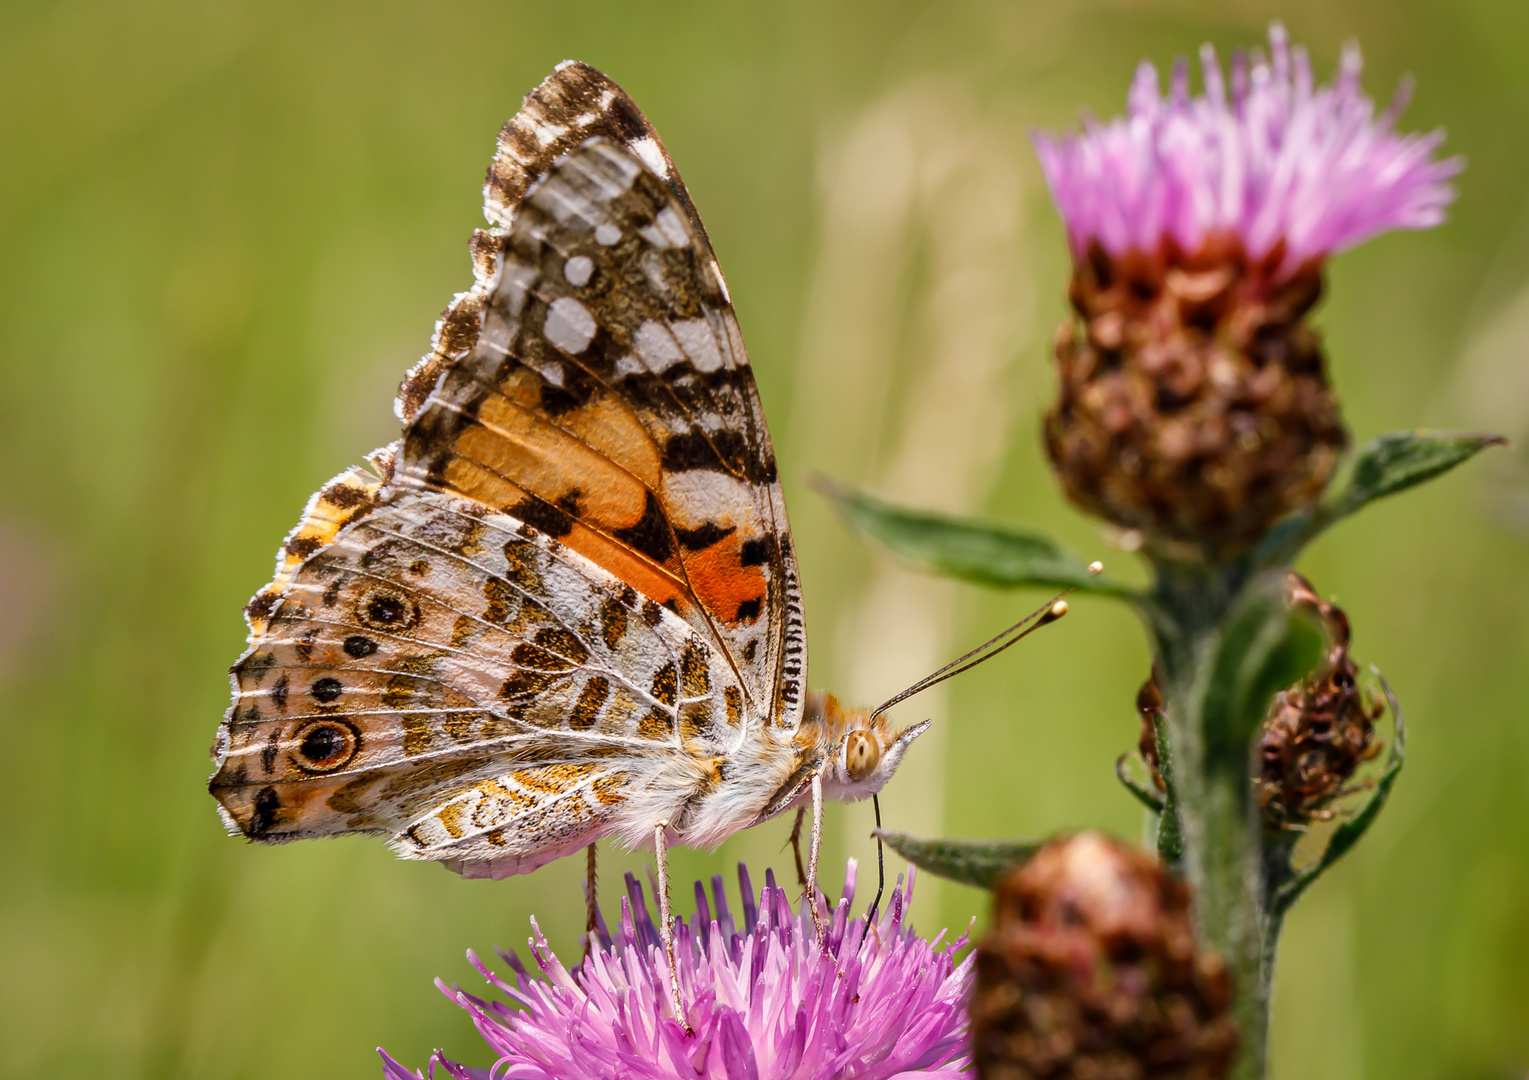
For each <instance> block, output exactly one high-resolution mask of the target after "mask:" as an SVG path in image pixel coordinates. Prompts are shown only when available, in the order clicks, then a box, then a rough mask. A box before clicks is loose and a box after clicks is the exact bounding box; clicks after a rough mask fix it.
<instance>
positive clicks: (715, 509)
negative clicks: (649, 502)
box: [663, 469, 762, 539]
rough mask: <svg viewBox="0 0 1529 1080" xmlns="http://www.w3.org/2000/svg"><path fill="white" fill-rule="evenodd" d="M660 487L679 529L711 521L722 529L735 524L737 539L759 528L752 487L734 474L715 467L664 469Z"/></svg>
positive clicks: (698, 526)
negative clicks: (673, 470)
mask: <svg viewBox="0 0 1529 1080" xmlns="http://www.w3.org/2000/svg"><path fill="white" fill-rule="evenodd" d="M663 487H664V503H665V504H666V505H667V506H669V507H670V508H671V509H670V513H671V514H672V515H673V521H674V523H675V524H676V525H678V526H679V527H680V528H682V529H698V528H700V527H701V526H702V525H704V524H706V523H707V522H708V521H714V522H716V523H717V524H718V525H720V526H722V527H723V528H724V529H725V528H727V526H729V525H735V526H737V528H738V531H739V532H740V533H741V534H742V536H741V537H740V539H745V538H748V537H751V536H757V535H759V533H760V532H761V531H762V530H761V529H760V525H759V508H758V505H757V504H756V503H755V495H756V492H755V489H754V488H753V487H751V486H750V485H749V484H746V483H744V482H743V481H742V480H739V479H737V478H736V477H733V476H729V475H728V474H727V473H724V472H717V471H716V470H714V469H686V470H684V471H683V472H672V473H665V474H664V479H663Z"/></svg>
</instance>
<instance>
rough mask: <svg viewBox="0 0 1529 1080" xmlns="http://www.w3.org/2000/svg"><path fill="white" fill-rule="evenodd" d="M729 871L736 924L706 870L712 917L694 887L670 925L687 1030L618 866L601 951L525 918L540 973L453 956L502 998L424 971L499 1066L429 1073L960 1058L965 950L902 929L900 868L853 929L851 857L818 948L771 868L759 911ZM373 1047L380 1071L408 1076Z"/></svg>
mask: <svg viewBox="0 0 1529 1080" xmlns="http://www.w3.org/2000/svg"><path fill="white" fill-rule="evenodd" d="M738 878H739V886H740V890H741V893H742V896H743V918H742V922H741V924H735V922H734V919H733V915H732V913H731V912H730V911H729V909H728V905H727V898H726V895H725V894H724V892H723V888H722V878H721V876H720V875H719V876H716V877H714V878H712V896H713V899H714V902H715V905H716V910H715V913H713V911H712V908H711V905H709V904H708V903H707V897H706V892H705V890H704V889H703V888H702V886H701V883H700V882H696V886H695V892H696V909H697V913H696V916H695V918H694V919H692V920H691V921H690V922H688V923H687V922H686V921H685V920H684V919H679V918H677V919H676V920H675V922H676V924H677V931H676V942H675V947H676V950H677V951H678V954H679V970H680V983H681V988H680V993H681V995H682V996H683V998H684V1000H685V1003H686V1013H687V1019H688V1020H689V1022H690V1025H691V1027H692V1028H693V1029H694V1034H693V1035H687V1034H686V1033H685V1030H684V1027H683V1025H682V1024H681V1023H680V1022H679V1020H678V1019H677V1018H676V1017H675V1015H674V1011H673V1006H672V1005H671V1003H670V995H669V974H668V964H667V961H666V960H665V959H664V955H663V947H662V945H661V944H660V943H659V934H658V928H657V927H656V926H655V925H654V923H653V920H652V919H651V918H650V916H649V914H648V909H647V905H646V903H645V902H644V900H643V893H642V887H641V886H640V885H638V884H637V882H636V880H635V879H634V878H633V877H632V876H631V875H630V874H628V875H627V893H628V895H627V896H626V897H623V898H622V901H621V926H620V930H619V933H618V934H617V935H616V936H615V937H614V939H613V938H612V936H611V935H610V934H609V933H607V931H606V928H605V924H604V921H603V920H602V921H601V923H600V926H599V931H598V934H599V940H600V942H601V945H602V948H601V949H599V950H598V951H596V952H595V953H593V954H592V955H591V956H590V957H589V958H587V959H586V960H584V961H582V962H581V963H579V964H576V965H575V966H574V967H573V968H572V969H568V968H565V967H564V966H563V964H562V963H561V962H560V961H559V960H558V958H557V957H556V956H555V955H553V953H552V950H551V949H550V948H549V947H548V945H547V942H546V939H545V938H543V937H542V934H541V930H540V929H539V928H537V926H536V921H535V920H534V919H533V920H532V923H531V926H532V929H533V930H535V936H534V937H533V938H532V939H531V954H532V956H533V958H534V959H535V961H536V964H537V967H538V968H539V969H540V973H539V975H532V974H530V973H529V972H528V971H527V970H526V969H525V967H524V966H523V965H522V964H521V963H520V960H519V958H518V957H516V956H515V954H514V953H505V952H501V954H500V955H501V956H502V957H503V958H504V960H505V961H506V962H507V963H508V964H509V965H510V966H511V968H513V969H514V977H513V981H506V980H504V979H501V978H500V977H499V976H498V975H496V974H494V973H493V972H491V971H490V970H489V969H488V968H487V966H485V965H484V964H483V962H482V961H481V960H479V959H478V957H477V956H475V955H474V954H473V953H471V952H469V953H468V954H467V955H468V959H469V960H470V961H471V962H472V964H473V965H474V966H475V967H476V968H477V969H478V970H479V971H480V972H481V973H482V974H483V975H484V977H485V978H487V979H488V981H489V983H490V984H491V985H492V986H494V987H495V988H496V989H498V990H499V991H500V992H501V993H503V994H504V995H505V996H506V997H508V998H509V999H510V1001H511V1002H513V1003H514V1004H513V1005H512V1004H508V1003H505V1002H501V1001H490V1000H484V999H481V998H478V997H474V996H473V995H472V994H469V993H467V992H465V991H463V990H461V989H460V988H457V987H452V988H447V987H446V986H445V985H444V984H442V983H441V982H440V981H439V980H437V983H436V985H437V986H439V987H440V988H441V991H442V993H444V994H445V995H446V996H447V997H449V998H450V999H451V1000H452V1001H454V1002H456V1003H457V1004H458V1005H460V1006H461V1007H462V1008H463V1009H465V1010H467V1012H468V1013H469V1014H470V1015H471V1016H472V1019H473V1023H474V1025H475V1026H476V1027H477V1029H478V1032H479V1033H480V1034H481V1035H482V1036H483V1038H484V1039H485V1040H487V1042H488V1044H489V1046H490V1047H491V1048H492V1050H493V1051H494V1053H495V1054H496V1055H497V1056H498V1061H497V1062H496V1063H495V1065H494V1066H493V1068H492V1069H490V1070H489V1071H488V1072H487V1073H485V1072H483V1071H481V1070H470V1069H467V1068H465V1067H463V1066H461V1065H459V1064H457V1063H455V1062H453V1061H450V1060H448V1059H446V1058H445V1057H444V1056H442V1055H441V1054H440V1053H439V1052H437V1053H436V1054H435V1055H433V1056H432V1057H431V1059H430V1075H431V1077H432V1078H434V1077H435V1075H436V1070H437V1067H439V1068H440V1069H441V1070H442V1071H443V1072H444V1073H446V1074H448V1075H450V1076H452V1077H456V1078H458V1080H469V1078H473V1080H478V1078H484V1077H490V1078H492V1080H574V1078H585V1077H588V1078H596V1077H599V1078H607V1077H608V1078H612V1080H614V1078H616V1077H621V1078H623V1080H625V1078H634V1080H671V1078H676V1077H684V1078H686V1080H692V1078H693V1080H708V1078H713V1077H715V1078H727V1080H743V1078H748V1080H787V1078H790V1080H837V1078H841V1077H843V1078H856V1080H882V1078H886V1080H891V1078H893V1077H897V1078H903V1077H909V1078H911V1077H915V1076H957V1075H962V1074H964V1073H966V1072H967V1071H968V1070H969V1069H970V1062H971V1058H970V1051H969V1049H968V1047H967V1038H966V1004H967V998H968V994H969V990H970V986H971V971H972V961H971V959H970V957H968V958H966V959H964V960H961V961H959V962H958V961H957V960H956V953H957V952H958V951H959V950H960V949H961V948H962V947H963V946H965V944H966V936H965V935H962V936H961V937H960V938H958V939H957V940H956V941H954V942H952V943H950V944H948V945H944V946H942V945H941V941H942V939H943V938H944V934H943V932H942V933H941V934H940V935H939V936H938V937H936V938H935V939H934V940H933V941H926V940H924V939H923V938H920V937H919V936H918V935H917V934H915V933H914V932H913V929H912V927H911V926H910V925H908V923H907V921H906V915H907V909H908V904H909V902H910V901H911V899H912V895H913V881H912V874H911V872H910V874H909V880H908V884H907V886H906V888H905V887H904V886H903V883H902V880H901V879H899V880H898V883H897V886H896V888H895V889H894V891H893V893H892V896H891V898H890V901H889V902H888V904H887V906H886V909H885V911H884V912H883V913H882V915H881V917H880V919H879V920H878V921H877V922H876V923H875V924H874V925H873V926H872V927H871V929H870V931H869V932H867V929H866V925H865V921H864V919H863V918H855V917H852V916H851V914H850V905H851V901H852V900H853V897H854V890H855V863H854V861H853V860H851V861H850V863H849V868H848V873H847V875H846V879H845V885H844V895H843V897H842V898H841V899H840V900H839V903H838V905H837V908H836V909H835V911H834V913H833V919H832V922H831V924H830V929H829V930H828V933H827V936H826V940H825V942H824V947H821V948H820V947H819V946H818V945H817V943H816V942H815V941H814V937H813V929H812V920H811V917H810V915H809V913H808V910H807V907H806V902H805V901H803V903H802V905H801V906H800V908H799V909H798V910H797V911H796V912H793V911H792V910H791V905H790V902H789V900H788V899H787V896H786V892H785V890H784V889H781V888H779V887H778V886H777V885H776V884H775V879H774V875H773V873H770V872H767V874H766V884H765V887H764V889H763V890H762V891H761V893H760V896H759V902H758V905H757V906H756V905H755V903H754V901H753V899H752V896H753V889H752V887H751V886H750V884H749V877H748V871H747V870H746V869H745V868H744V867H743V866H741V865H740V866H739V868H738ZM516 1005H518V1006H519V1008H518V1009H517V1008H516V1007H515V1006H516ZM378 1052H379V1053H381V1054H382V1060H383V1076H384V1077H385V1078H386V1080H418V1075H419V1074H417V1073H412V1072H409V1071H408V1070H407V1069H405V1068H404V1067H403V1066H402V1065H399V1064H398V1063H397V1062H396V1061H394V1060H393V1059H392V1058H391V1057H389V1056H388V1055H387V1054H386V1053H385V1052H383V1051H381V1050H379V1051H378Z"/></svg>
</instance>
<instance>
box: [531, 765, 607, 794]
mask: <svg viewBox="0 0 1529 1080" xmlns="http://www.w3.org/2000/svg"><path fill="white" fill-rule="evenodd" d="M594 768H595V767H594V766H593V765H542V766H539V767H538V768H534V769H517V770H516V771H515V772H513V773H511V774H510V776H511V777H513V778H514V780H515V782H516V783H517V784H519V785H520V786H521V787H525V788H530V789H532V790H533V791H549V792H552V793H554V794H561V793H562V792H564V791H566V790H568V788H570V787H572V786H573V785H574V784H575V783H576V782H577V781H579V780H582V779H583V778H584V777H586V776H588V775H589V774H590V773H591V772H593V771H594Z"/></svg>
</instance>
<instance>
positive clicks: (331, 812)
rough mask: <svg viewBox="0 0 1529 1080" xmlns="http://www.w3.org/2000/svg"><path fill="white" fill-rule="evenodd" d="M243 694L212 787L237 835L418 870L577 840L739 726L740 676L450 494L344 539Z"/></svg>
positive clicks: (590, 574)
mask: <svg viewBox="0 0 1529 1080" xmlns="http://www.w3.org/2000/svg"><path fill="white" fill-rule="evenodd" d="M233 674H234V682H235V694H236V696H235V704H234V708H233V709H232V710H231V713H230V718H229V720H228V721H227V722H226V723H225V725H224V729H223V734H222V738H223V739H224V743H223V745H222V746H221V747H220V760H221V762H222V765H221V767H220V769H219V772H218V775H217V776H216V777H214V779H213V784H212V787H213V790H214V793H216V794H218V795H219V797H220V799H221V800H222V801H223V803H224V806H225V809H226V810H227V812H228V814H229V815H230V817H231V818H232V819H233V820H234V822H235V823H236V824H237V825H238V826H239V828H240V830H241V831H242V832H244V833H245V834H246V835H248V836H251V837H253V838H256V839H263V840H281V839H296V838H300V837H308V836H318V835H324V834H328V833H334V832H343V831H366V832H380V833H384V834H386V835H388V836H390V837H391V838H392V839H393V840H394V842H395V846H396V847H398V849H399V850H400V851H401V853H403V854H406V855H410V856H412V857H416V858H433V859H464V858H468V859H470V858H490V857H500V856H507V855H513V854H516V853H518V852H519V851H522V850H524V851H528V852H535V851H539V850H541V849H543V848H545V847H546V846H547V845H548V844H551V843H554V842H556V841H559V840H562V841H565V842H573V841H577V840H579V839H580V838H582V837H585V836H587V835H588V833H589V832H591V831H592V830H593V829H595V828H596V827H598V826H599V825H600V824H601V823H602V822H603V821H604V820H605V819H606V818H607V817H609V816H610V815H612V814H613V813H616V812H617V811H618V808H619V807H620V805H621V803H622V802H624V800H625V799H626V797H627V794H628V789H629V788H630V787H631V786H632V785H633V784H634V782H636V781H637V780H638V779H640V778H646V775H647V774H648V773H650V772H651V771H652V770H653V768H654V766H655V765H658V766H661V765H663V764H664V761H665V758H666V757H675V756H679V757H683V758H696V757H706V756H707V755H708V754H709V753H716V752H719V751H721V750H723V749H724V748H725V746H727V745H729V744H731V743H732V742H734V741H736V735H737V733H738V732H739V730H740V728H741V725H742V714H741V709H740V708H739V707H738V704H739V701H740V699H741V695H740V693H739V690H738V687H737V684H736V682H735V681H733V675H732V673H731V671H730V669H728V668H727V666H726V665H725V664H724V663H722V662H721V661H720V658H718V657H717V655H716V653H715V652H714V651H713V650H711V649H710V648H708V647H707V646H706V644H705V643H704V642H703V641H702V640H701V639H700V638H699V636H698V635H697V634H696V633H695V632H694V630H693V629H691V628H690V627H689V626H687V625H686V624H685V623H684V622H683V621H681V620H680V619H678V618H676V617H675V616H673V615H672V614H671V613H670V612H667V611H665V610H663V609H662V608H659V607H658V606H657V605H656V604H654V603H653V602H652V601H651V600H648V599H646V598H643V597H641V596H640V595H639V594H637V593H636V592H635V590H633V589H632V588H630V587H629V586H627V585H625V584H624V583H622V582H620V581H618V580H617V579H615V578H614V577H612V576H611V575H609V574H607V573H605V572H603V571H602V570H600V569H599V568H598V567H596V566H594V565H592V564H590V563H589V562H588V561H587V560H585V559H583V558H582V557H581V556H579V555H577V554H576V553H574V552H572V551H571V550H569V549H567V548H565V547H563V546H562V545H559V544H556V543H555V542H551V541H549V540H548V539H547V538H546V537H545V536H544V535H543V534H542V533H540V532H539V531H537V530H535V529H532V528H530V527H528V526H527V525H525V523H523V522H520V521H517V520H515V519H513V518H510V517H508V516H505V515H502V514H495V513H492V512H487V511H485V510H484V509H483V508H482V507H480V506H477V505H475V504H472V503H469V502H467V501H466V500H463V499H461V498H458V497H456V496H453V495H450V494H447V493H440V492H415V491H410V490H407V489H404V490H402V491H397V492H396V494H395V495H394V496H393V497H392V498H391V499H388V500H386V501H384V502H383V503H382V504H381V505H379V506H378V507H377V508H375V509H373V510H372V511H371V512H369V513H367V514H365V515H363V516H361V517H360V518H359V519H357V520H355V521H353V522H352V523H350V524H348V525H347V526H345V527H344V528H342V529H341V531H340V532H339V534H338V535H337V536H336V537H335V539H334V540H333V541H332V542H331V543H329V544H328V545H326V546H325V547H324V548H323V549H322V550H321V551H319V552H317V553H315V554H314V555H313V556H311V557H310V558H309V559H308V560H307V561H306V562H305V563H304V564H303V565H302V566H301V567H300V568H299V569H298V570H297V571H296V572H295V573H294V574H293V575H292V577H291V579H290V581H289V583H288V585H287V587H286V589H285V591H284V592H283V595H282V597H281V599H280V602H279V603H278V604H276V605H275V606H274V608H273V609H272V610H271V611H270V613H269V614H268V615H267V616H266V622H265V625H264V628H263V630H261V631H259V632H257V633H256V634H255V635H254V641H253V644H252V647H251V649H250V651H249V652H248V653H246V655H245V656H244V657H243V658H242V659H241V660H240V662H239V663H238V664H237V665H236V666H235V668H234V672H233ZM570 838H571V839H570Z"/></svg>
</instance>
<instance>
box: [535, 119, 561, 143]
mask: <svg viewBox="0 0 1529 1080" xmlns="http://www.w3.org/2000/svg"><path fill="white" fill-rule="evenodd" d="M567 131H568V129H567V128H566V127H564V126H563V125H562V124H537V125H536V141H537V142H539V143H541V145H543V146H548V145H550V144H551V143H552V142H553V141H554V140H555V139H557V137H558V136H559V135H563V134H565V133H566V132H567Z"/></svg>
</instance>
